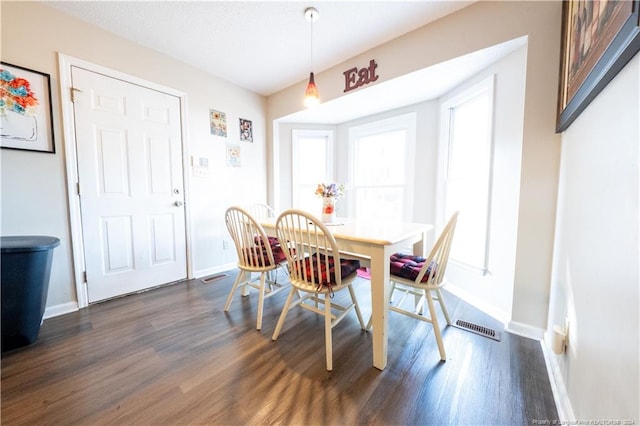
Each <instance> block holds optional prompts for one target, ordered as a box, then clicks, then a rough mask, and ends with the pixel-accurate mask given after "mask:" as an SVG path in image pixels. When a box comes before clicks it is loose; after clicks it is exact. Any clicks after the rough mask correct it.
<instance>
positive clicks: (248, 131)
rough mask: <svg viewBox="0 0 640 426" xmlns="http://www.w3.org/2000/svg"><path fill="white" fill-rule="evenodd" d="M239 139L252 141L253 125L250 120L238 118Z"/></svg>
mask: <svg viewBox="0 0 640 426" xmlns="http://www.w3.org/2000/svg"><path fill="white" fill-rule="evenodd" d="M240 140H241V141H243V142H253V125H252V124H251V121H250V120H246V119H244V118H241V119H240Z"/></svg>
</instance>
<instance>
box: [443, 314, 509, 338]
mask: <svg viewBox="0 0 640 426" xmlns="http://www.w3.org/2000/svg"><path fill="white" fill-rule="evenodd" d="M452 325H453V326H454V327H457V328H459V329H462V330H466V331H470V332H472V333H476V334H479V335H481V336H484V337H488V338H489V339H493V340H497V341H498V342H499V341H500V333H498V332H497V331H495V330H492V329H490V328H487V327H483V326H481V325H478V324H474V323H472V322H469V321H465V320H461V319H457V320H455V321H454V322H453V324H452Z"/></svg>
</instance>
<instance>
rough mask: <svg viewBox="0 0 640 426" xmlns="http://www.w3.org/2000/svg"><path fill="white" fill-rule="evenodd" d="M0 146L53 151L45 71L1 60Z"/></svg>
mask: <svg viewBox="0 0 640 426" xmlns="http://www.w3.org/2000/svg"><path fill="white" fill-rule="evenodd" d="M0 147H2V148H7V149H20V150H25V151H40V152H47V153H52V154H53V153H55V143H54V139H53V118H52V107H51V79H50V76H49V74H45V73H43V72H39V71H34V70H31V69H28V68H23V67H20V66H18V65H12V64H8V63H6V62H2V63H1V65H0Z"/></svg>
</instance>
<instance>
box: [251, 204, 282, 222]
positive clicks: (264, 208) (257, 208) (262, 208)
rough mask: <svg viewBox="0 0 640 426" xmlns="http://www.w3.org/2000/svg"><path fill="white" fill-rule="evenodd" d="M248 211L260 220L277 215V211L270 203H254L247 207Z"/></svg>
mask: <svg viewBox="0 0 640 426" xmlns="http://www.w3.org/2000/svg"><path fill="white" fill-rule="evenodd" d="M247 211H248V212H249V213H250V214H251V216H253V217H254V218H256V219H258V220H260V219H263V218H266V217H276V213H275V211H274V210H273V208H272V207H271V206H270V205H268V204H263V203H253V204H251V205H250V206H248V207H247Z"/></svg>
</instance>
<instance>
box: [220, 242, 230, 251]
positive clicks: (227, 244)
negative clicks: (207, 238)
mask: <svg viewBox="0 0 640 426" xmlns="http://www.w3.org/2000/svg"><path fill="white" fill-rule="evenodd" d="M222 250H229V241H227V240H222Z"/></svg>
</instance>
